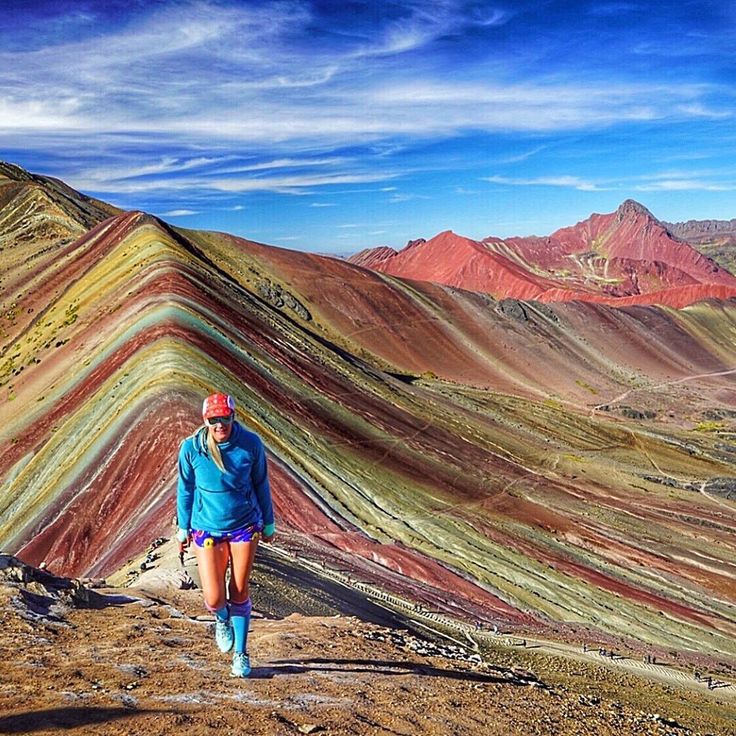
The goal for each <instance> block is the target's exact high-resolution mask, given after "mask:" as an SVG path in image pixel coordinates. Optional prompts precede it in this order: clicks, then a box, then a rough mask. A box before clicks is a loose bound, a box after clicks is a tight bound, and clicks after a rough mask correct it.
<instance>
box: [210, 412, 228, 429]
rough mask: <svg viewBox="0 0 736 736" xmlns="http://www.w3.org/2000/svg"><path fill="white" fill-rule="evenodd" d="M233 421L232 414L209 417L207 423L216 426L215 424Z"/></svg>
mask: <svg viewBox="0 0 736 736" xmlns="http://www.w3.org/2000/svg"><path fill="white" fill-rule="evenodd" d="M232 423H233V415H232V414H230V416H227V417H209V418H208V419H207V424H209V425H210V427H214V426H215V424H232Z"/></svg>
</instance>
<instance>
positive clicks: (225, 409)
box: [202, 394, 235, 419]
mask: <svg viewBox="0 0 736 736" xmlns="http://www.w3.org/2000/svg"><path fill="white" fill-rule="evenodd" d="M234 411H235V399H233V397H232V396H228V395H227V394H211V395H210V396H208V397H207V398H206V399H205V400H204V403H203V404H202V419H210V418H211V417H229V416H230V415H231V414H232V413H233V412H234Z"/></svg>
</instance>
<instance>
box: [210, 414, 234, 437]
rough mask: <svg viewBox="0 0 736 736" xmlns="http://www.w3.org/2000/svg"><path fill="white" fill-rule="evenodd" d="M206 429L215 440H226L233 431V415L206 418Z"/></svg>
mask: <svg viewBox="0 0 736 736" xmlns="http://www.w3.org/2000/svg"><path fill="white" fill-rule="evenodd" d="M207 429H208V431H209V433H210V434H211V435H212V436H213V437H214V439H215V442H227V441H228V440H229V439H230V434H231V433H232V431H233V415H232V414H231V415H230V416H229V417H211V418H209V419H208V420H207Z"/></svg>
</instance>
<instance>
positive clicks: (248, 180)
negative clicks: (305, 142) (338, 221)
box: [72, 172, 397, 194]
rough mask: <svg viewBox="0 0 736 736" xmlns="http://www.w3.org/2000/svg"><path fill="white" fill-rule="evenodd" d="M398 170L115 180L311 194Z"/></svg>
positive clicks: (149, 188) (141, 186)
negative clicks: (258, 176) (316, 189)
mask: <svg viewBox="0 0 736 736" xmlns="http://www.w3.org/2000/svg"><path fill="white" fill-rule="evenodd" d="M396 175H397V174H395V173H382V172H377V173H346V174H340V173H335V174H322V175H318V174H305V175H295V174H292V175H285V176H274V177H262V178H257V177H248V176H243V177H221V176H212V177H210V176H198V177H191V176H185V177H176V178H163V177H159V178H156V179H140V180H125V181H122V180H121V181H118V182H115V184H114V187H115V191H117V192H119V193H122V194H132V193H144V192H160V191H168V192H185V191H189V190H198V191H217V192H232V193H238V192H281V193H284V194H307V193H309V192H308V191H307V190H310V189H311V188H314V187H324V186H334V185H339V184H361V183H369V182H376V181H383V180H385V179H390V178H392V177H394V176H396ZM72 183H73V185H74V186H75V187H77V188H79V189H82V190H90V189H92V190H94V189H97V190H98V191H99V189H100V182H99V181H92V180H89V181H88V180H84V179H75V178H73V177H72Z"/></svg>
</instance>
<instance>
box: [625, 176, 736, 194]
mask: <svg viewBox="0 0 736 736" xmlns="http://www.w3.org/2000/svg"><path fill="white" fill-rule="evenodd" d="M633 189H635V190H636V191H637V192H689V191H700V192H733V191H736V181H734V182H731V183H729V184H725V183H724V184H718V183H712V182H705V181H699V180H698V179H661V180H659V181H652V182H650V183H648V184H637V185H635V186H634V187H633Z"/></svg>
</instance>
